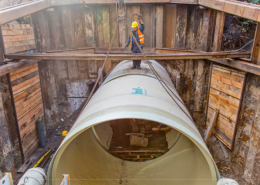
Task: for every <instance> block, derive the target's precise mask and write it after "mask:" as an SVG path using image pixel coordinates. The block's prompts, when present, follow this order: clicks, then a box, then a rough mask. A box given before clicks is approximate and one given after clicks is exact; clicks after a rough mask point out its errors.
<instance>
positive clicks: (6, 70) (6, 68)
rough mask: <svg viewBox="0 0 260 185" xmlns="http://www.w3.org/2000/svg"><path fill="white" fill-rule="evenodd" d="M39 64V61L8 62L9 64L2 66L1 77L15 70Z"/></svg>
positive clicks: (0, 69) (0, 67)
mask: <svg viewBox="0 0 260 185" xmlns="http://www.w3.org/2000/svg"><path fill="white" fill-rule="evenodd" d="M36 62H38V61H37V60H18V61H13V62H8V63H7V64H4V65H1V66H0V76H3V75H6V74H8V73H10V72H12V71H14V70H17V69H20V68H22V67H26V66H28V65H31V64H34V63H36Z"/></svg>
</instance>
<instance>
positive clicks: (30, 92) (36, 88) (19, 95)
mask: <svg viewBox="0 0 260 185" xmlns="http://www.w3.org/2000/svg"><path fill="white" fill-rule="evenodd" d="M40 88H41V84H40V83H37V84H35V85H34V86H32V87H31V88H29V89H27V90H26V91H24V92H22V93H20V94H18V95H16V96H14V102H17V101H18V100H20V99H22V98H25V97H28V96H29V95H30V94H32V93H33V92H35V91H37V90H38V89H40Z"/></svg>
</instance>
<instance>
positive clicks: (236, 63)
mask: <svg viewBox="0 0 260 185" xmlns="http://www.w3.org/2000/svg"><path fill="white" fill-rule="evenodd" d="M210 61H213V62H216V63H218V64H222V65H225V66H229V67H233V68H235V69H239V70H241V71H245V72H248V73H252V74H255V75H260V66H259V65H256V64H252V63H249V62H246V61H243V60H237V59H231V58H227V59H210Z"/></svg>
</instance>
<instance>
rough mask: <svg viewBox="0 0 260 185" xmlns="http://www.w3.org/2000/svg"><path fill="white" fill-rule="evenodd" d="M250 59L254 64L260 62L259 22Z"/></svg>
mask: <svg viewBox="0 0 260 185" xmlns="http://www.w3.org/2000/svg"><path fill="white" fill-rule="evenodd" d="M251 61H252V62H253V63H254V64H258V65H259V64H260V23H257V28H256V32H255V40H254V44H253V49H252V55H251Z"/></svg>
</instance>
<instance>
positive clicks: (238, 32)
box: [222, 14, 257, 52]
mask: <svg viewBox="0 0 260 185" xmlns="http://www.w3.org/2000/svg"><path fill="white" fill-rule="evenodd" d="M256 25H257V24H256V22H254V21H250V20H247V19H244V18H240V17H237V16H233V15H229V14H227V15H226V21H225V27H224V35H223V40H222V50H224V51H227V50H237V49H239V48H241V47H243V46H244V45H246V44H247V43H248V42H250V41H252V40H253V39H254V36H255V30H256ZM252 44H253V41H252V42H251V43H249V44H248V45H247V46H246V47H245V48H244V49H243V50H245V51H248V52H250V51H251V49H252Z"/></svg>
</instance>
